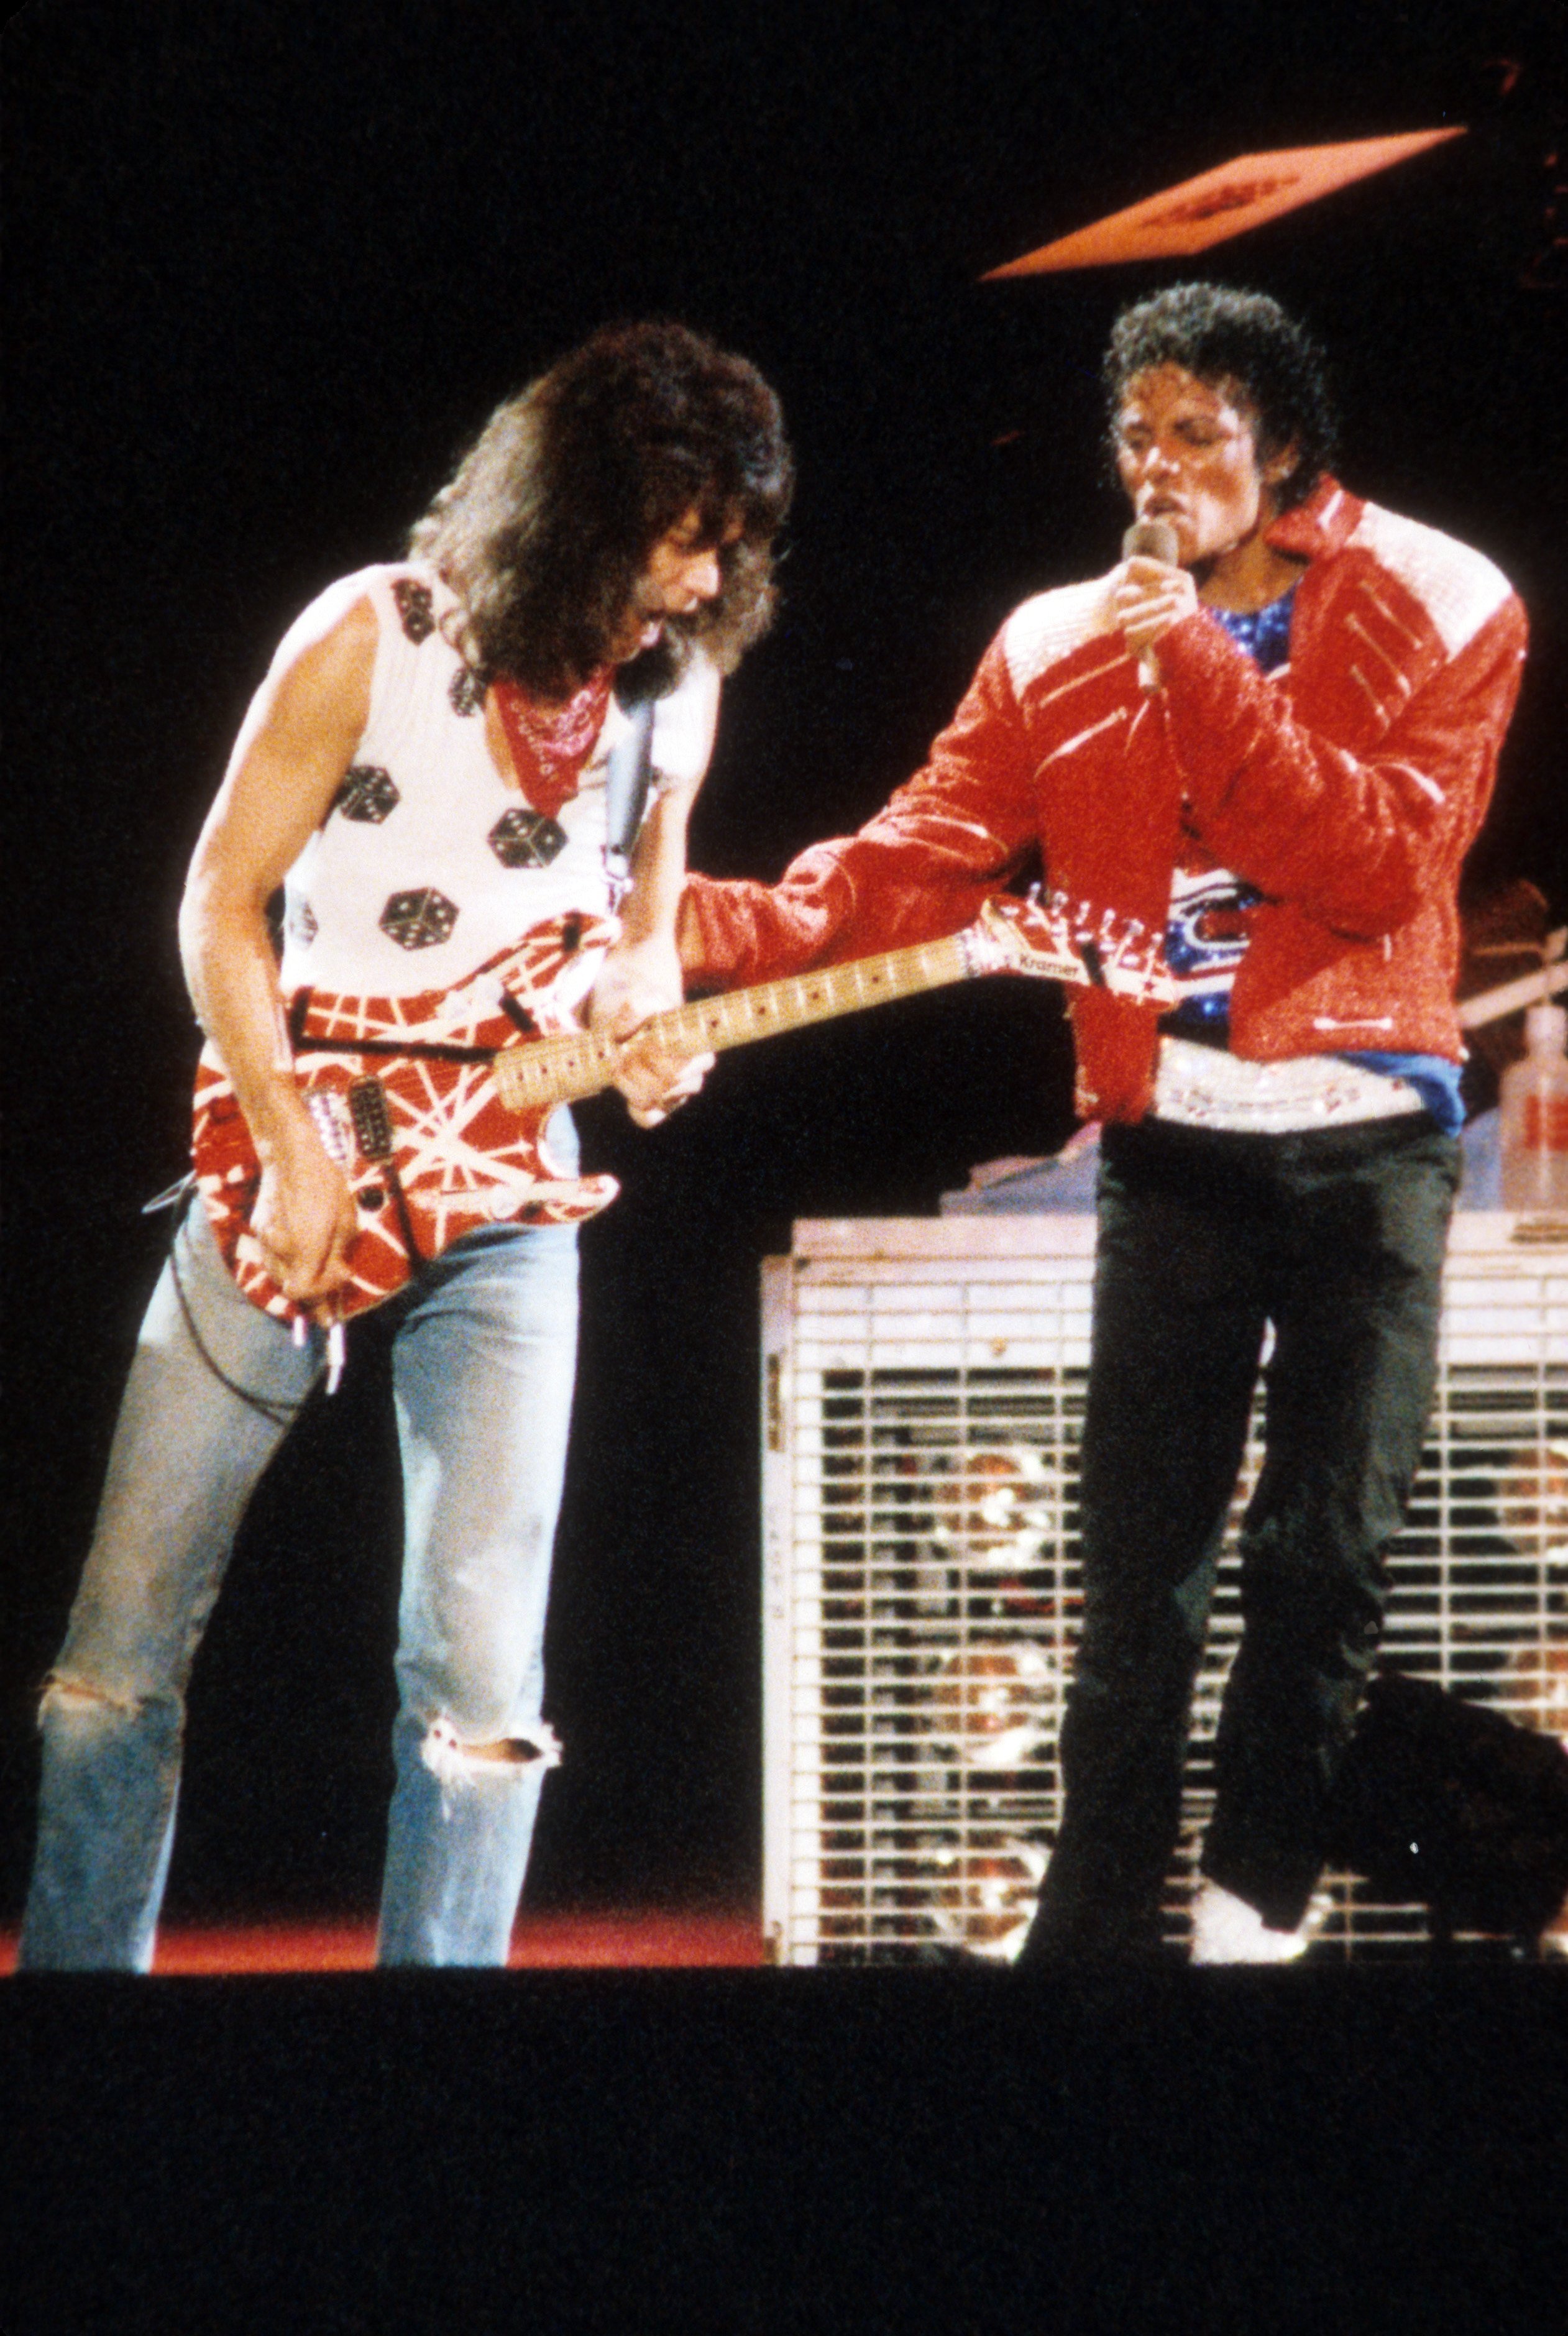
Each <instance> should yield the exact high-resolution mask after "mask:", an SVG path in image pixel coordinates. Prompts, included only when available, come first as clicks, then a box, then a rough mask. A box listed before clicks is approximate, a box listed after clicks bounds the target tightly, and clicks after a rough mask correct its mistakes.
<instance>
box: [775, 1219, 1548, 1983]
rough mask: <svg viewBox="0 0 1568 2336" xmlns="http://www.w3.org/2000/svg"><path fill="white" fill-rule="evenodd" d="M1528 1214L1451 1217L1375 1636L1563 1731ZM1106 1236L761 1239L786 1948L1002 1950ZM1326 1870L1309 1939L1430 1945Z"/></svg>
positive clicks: (1025, 1877) (1079, 1225)
mask: <svg viewBox="0 0 1568 2336" xmlns="http://www.w3.org/2000/svg"><path fill="white" fill-rule="evenodd" d="M1520 1230H1521V1228H1520V1227H1519V1225H1518V1224H1517V1223H1516V1222H1515V1221H1514V1219H1512V1218H1510V1217H1507V1216H1505V1215H1495V1214H1461V1215H1460V1216H1459V1217H1457V1218H1456V1221H1455V1227H1454V1231H1453V1235H1452V1239H1451V1241H1450V1247H1449V1259H1448V1269H1447V1277H1446V1288H1445V1301H1444V1319H1443V1333H1442V1349H1441V1367H1440V1377H1439V1387H1438V1394H1437V1402H1436V1405H1435V1407H1434V1413H1433V1417H1432V1422H1431V1426H1430V1430H1429V1433H1428V1438H1427V1449H1426V1453H1425V1457H1424V1462H1423V1465H1422V1469H1421V1474H1420V1477H1419V1480H1418V1482H1417V1488H1416V1492H1415V1495H1414V1498H1413V1501H1412V1504H1411V1506H1410V1511H1409V1514H1408V1517H1407V1523H1406V1526H1405V1530H1404V1532H1403V1533H1401V1534H1400V1536H1399V1539H1398V1542H1397V1543H1396V1544H1395V1546H1394V1550H1393V1552H1392V1567H1393V1573H1394V1580H1395V1589H1394V1593H1393V1598H1392V1601H1391V1604H1390V1608H1389V1611H1388V1624H1387V1629H1386V1633H1385V1638H1384V1647H1383V1654H1384V1660H1386V1661H1388V1662H1391V1663H1392V1664H1393V1665H1395V1666H1396V1667H1398V1668H1399V1669H1404V1670H1407V1671H1410V1672H1413V1673H1416V1674H1417V1675H1419V1676H1422V1677H1425V1678H1429V1679H1437V1680H1438V1681H1440V1682H1442V1683H1443V1684H1444V1685H1445V1686H1447V1687H1450V1688H1452V1689H1457V1690H1459V1691H1460V1692H1462V1693H1464V1694H1466V1695H1467V1696H1472V1697H1475V1698H1479V1699H1481V1700H1483V1701H1485V1702H1486V1703H1489V1704H1492V1705H1494V1706H1496V1707H1497V1708H1501V1709H1503V1710H1505V1711H1506V1712H1507V1713H1508V1714H1509V1716H1510V1717H1512V1718H1514V1719H1517V1720H1521V1721H1524V1722H1526V1723H1528V1724H1533V1725H1536V1726H1540V1727H1544V1728H1550V1729H1551V1730H1552V1732H1553V1734H1555V1735H1558V1736H1564V1735H1568V1242H1565V1241H1563V1239H1562V1238H1559V1239H1558V1240H1557V1241H1555V1242H1552V1241H1546V1242H1532V1241H1525V1240H1521V1239H1520V1238H1519V1237H1518V1236H1519V1233H1520ZM1524 1230H1525V1231H1528V1230H1529V1229H1528V1228H1525V1229H1524ZM1548 1230H1553V1229H1550V1228H1549V1229H1548ZM1554 1230H1555V1231H1557V1232H1558V1234H1559V1235H1560V1236H1561V1234H1562V1233H1563V1230H1564V1229H1563V1228H1562V1227H1557V1228H1555V1229H1554ZM1094 1239H1095V1227H1094V1221H1093V1219H1092V1218H1091V1217H1085V1216H1075V1215H1056V1216H1051V1215H1039V1216H1013V1217H1010V1218H997V1217H989V1218H987V1217H980V1216H961V1217H950V1218H947V1219H937V1220H930V1219H914V1218H909V1219H886V1220H873V1219H866V1220H861V1221H850V1222H803V1223H800V1224H797V1225H796V1227H795V1229H794V1251H793V1254H792V1255H791V1256H789V1257H787V1258H775V1259H770V1260H766V1261H765V1266H764V1270H763V1315H764V1328H763V1346H764V1406H765V1416H764V1471H763V1475H764V1556H765V1882H764V1920H765V1931H766V1936H767V1941H768V1946H769V1952H770V1954H771V1955H772V1957H773V1958H774V1959H775V1960H777V1961H782V1962H784V1963H792V1964H813V1963H815V1964H827V1963H863V1962H889V1961H915V1962H918V1961H931V1960H944V1959H946V1957H947V1956H948V1955H949V1954H952V1953H954V1952H959V1953H962V1952H967V1953H969V1954H973V1955H978V1956H982V1957H987V1958H990V1959H993V1960H1006V1959H1008V1957H1010V1955H1011V1954H1013V1953H1014V1952H1016V1951H1017V1948H1018V1944H1019V1943H1020V1942H1021V1939H1022V1936H1023V1932H1024V1930H1025V1929H1026V1928H1027V1919H1028V1915H1029V1913H1030V1911H1031V1909H1032V1906H1033V1903H1034V1898H1035V1894H1036V1893H1037V1889H1038V1886H1039V1882H1040V1877H1041V1874H1043V1872H1044V1870H1045V1864H1046V1861H1047V1856H1048V1854H1049V1848H1050V1844H1051V1841H1052V1839H1053V1837H1054V1828H1055V1825H1056V1824H1057V1815H1058V1811H1059V1799H1060V1793H1059V1779H1058V1774H1057V1756H1056V1747H1057V1734H1058V1729H1059V1724H1060V1718H1061V1709H1062V1694H1063V1689H1064V1686H1065V1683H1066V1677H1067V1673H1068V1669H1069V1660H1070V1656H1071V1650H1072V1646H1073V1640H1074V1635H1075V1631H1076V1612H1077V1605H1078V1597H1079V1591H1078V1543H1077V1523H1078V1520H1077V1505H1076V1504H1077V1474H1078V1446H1079V1438H1080V1433H1081V1423H1082V1412H1083V1399H1084V1386H1085V1379H1086V1366H1087V1359H1088V1333H1089V1305H1090V1285H1091V1280H1092V1274H1093V1268H1094V1254H1093V1251H1094ZM1194 1368H1201V1362H1200V1360H1199V1358H1194ZM1259 1425H1260V1421H1259V1419H1258V1418H1257V1417H1256V1416H1255V1418H1254V1427H1253V1436H1252V1440H1251V1443H1250V1445H1249V1449H1248V1455H1247V1460H1246V1464H1245V1466H1244V1468H1243V1472H1242V1479H1241V1482H1240V1484H1238V1487H1237V1491H1236V1496H1235V1501H1234V1504H1233V1506H1232V1520H1231V1527H1230V1532H1229V1535H1228V1542H1227V1562H1225V1564H1224V1565H1223V1566H1222V1572H1221V1577H1220V1583H1219V1588H1218V1591H1217V1593H1216V1597H1215V1600H1214V1607H1213V1620H1212V1624H1211V1630H1210V1637H1209V1645H1208V1650H1207V1652H1206V1654H1205V1657H1204V1660H1203V1669H1202V1672H1201V1674H1200V1678H1199V1682H1198V1691H1197V1699H1196V1708H1195V1715H1194V1725H1193V1751H1192V1757H1191V1760H1190V1762H1189V1768H1188V1778H1187V1795H1186V1802H1185V1809H1184V1823H1183V1838H1182V1844H1181V1848H1180V1852H1179V1856H1178V1862H1177V1864H1176V1865H1175V1867H1174V1871H1173V1873H1172V1874H1171V1876H1170V1883H1169V1889H1168V1893H1167V1900H1166V1926H1167V1933H1168V1936H1169V1937H1170V1938H1171V1939H1172V1940H1173V1941H1177V1940H1180V1939H1183V1938H1184V1936H1185V1934H1186V1927H1187V1905H1188V1901H1189V1897H1190V1894H1191V1888H1192V1880H1193V1858H1194V1854H1195V1846H1196V1841H1197V1837H1198V1835H1199V1833H1200V1831H1201V1828H1202V1825H1203V1819H1204V1817H1205V1815H1206V1813H1207V1810H1208V1807H1209V1805H1210V1800H1211V1797H1212V1796H1211V1780H1210V1765H1209V1755H1210V1747H1211V1744H1212V1738H1213V1728H1214V1722H1215V1718H1216V1714H1217V1708H1218V1700H1219V1694H1220V1689H1221V1688H1222V1683H1223V1679H1224V1675H1225V1670H1226V1668H1227V1666H1228V1664H1229V1662H1230V1660H1231V1656H1232V1651H1233V1650H1234V1647H1235V1643H1236V1640H1237V1636H1238V1632H1239V1629H1240V1617H1239V1613H1238V1606H1237V1586H1236V1569H1235V1558H1234V1533H1235V1528H1236V1525H1237V1523H1239V1521H1240V1517H1241V1514H1242V1508H1243V1507H1244V1505H1245V1502H1246V1499H1247V1496H1248V1494H1249V1493H1250V1491H1251V1485H1252V1483H1253V1482H1254V1481H1255V1473H1256V1469H1257V1466H1258V1464H1259V1459H1260V1451H1259V1446H1258V1443H1257V1431H1258V1427H1259ZM1324 1886H1325V1888H1326V1890H1327V1892H1328V1893H1329V1913H1328V1915H1327V1919H1326V1921H1325V1922H1324V1926H1323V1929H1322V1931H1321V1932H1320V1938H1319V1941H1318V1942H1317V1943H1316V1944H1315V1946H1314V1948H1313V1950H1312V1953H1313V1956H1314V1957H1315V1958H1316V1959H1319V1960H1322V1959H1325V1958H1333V1957H1335V1956H1339V1957H1342V1958H1355V1959H1358V1960H1364V1959H1371V1958H1398V1957H1400V1956H1409V1955H1410V1954H1412V1953H1416V1952H1421V1951H1423V1950H1424V1949H1425V1947H1426V1946H1427V1938H1428V1933H1427V1921H1426V1916H1425V1913H1424V1911H1423V1910H1422V1909H1420V1908H1418V1907H1416V1906H1399V1905H1389V1904H1382V1903H1377V1902H1376V1901H1375V1900H1374V1898H1373V1897H1372V1895H1371V1894H1370V1893H1369V1891H1368V1887H1367V1886H1366V1885H1365V1884H1363V1883H1358V1882H1356V1881H1355V1880H1353V1879H1352V1878H1351V1877H1349V1876H1347V1875H1333V1876H1329V1877H1327V1879H1326V1881H1325V1885H1324Z"/></svg>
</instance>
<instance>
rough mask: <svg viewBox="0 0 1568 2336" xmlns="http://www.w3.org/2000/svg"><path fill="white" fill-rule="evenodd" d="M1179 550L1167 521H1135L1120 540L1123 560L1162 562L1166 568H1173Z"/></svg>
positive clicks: (1172, 529)
mask: <svg viewBox="0 0 1568 2336" xmlns="http://www.w3.org/2000/svg"><path fill="white" fill-rule="evenodd" d="M1180 549H1181V546H1180V544H1179V543H1178V541H1177V539H1176V530H1175V529H1174V527H1173V526H1172V525H1171V522H1170V521H1169V520H1168V519H1139V520H1135V521H1133V524H1132V526H1131V527H1130V528H1129V529H1128V530H1127V531H1126V533H1125V535H1124V536H1123V538H1122V558H1123V559H1124V560H1164V564H1165V566H1166V567H1167V568H1174V567H1176V566H1177V565H1178V560H1177V553H1178V552H1179V550H1180Z"/></svg>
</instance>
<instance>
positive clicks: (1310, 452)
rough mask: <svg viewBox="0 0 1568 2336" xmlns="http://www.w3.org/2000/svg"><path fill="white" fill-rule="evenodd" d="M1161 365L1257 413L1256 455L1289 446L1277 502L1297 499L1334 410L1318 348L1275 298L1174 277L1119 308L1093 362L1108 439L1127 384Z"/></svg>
mask: <svg viewBox="0 0 1568 2336" xmlns="http://www.w3.org/2000/svg"><path fill="white" fill-rule="evenodd" d="M1154 365H1181V366H1183V368H1184V370H1185V371H1186V372H1188V373H1190V374H1193V375H1196V376H1197V378H1198V379H1199V380H1200V381H1205V382H1208V383H1210V384H1213V385H1214V386H1216V387H1217V386H1218V385H1219V384H1221V383H1224V384H1227V385H1229V386H1231V387H1232V388H1233V389H1235V390H1237V391H1239V392H1240V394H1241V398H1242V403H1243V404H1245V405H1246V406H1248V407H1250V408H1251V412H1252V413H1253V414H1255V415H1256V417H1257V446H1258V452H1259V453H1260V454H1261V455H1262V456H1263V457H1264V458H1265V459H1266V458H1268V457H1269V456H1271V455H1274V454H1278V453H1281V452H1282V451H1283V450H1284V449H1285V448H1286V447H1287V446H1290V445H1291V444H1293V445H1294V446H1295V449H1296V459H1295V461H1294V462H1292V464H1291V466H1290V470H1289V471H1288V472H1286V473H1285V474H1284V476H1283V478H1281V480H1280V481H1278V482H1277V483H1276V487H1275V492H1276V494H1277V496H1278V498H1279V506H1280V509H1281V511H1288V510H1290V507H1291V505H1292V504H1294V503H1300V502H1304V501H1306V499H1307V497H1308V496H1309V495H1310V493H1311V492H1312V490H1313V488H1314V487H1315V486H1316V485H1317V483H1318V482H1319V480H1320V478H1321V477H1322V475H1323V473H1324V472H1325V471H1326V470H1328V469H1329V465H1330V464H1331V463H1332V462H1333V459H1334V453H1335V449H1336V446H1337V443H1338V440H1339V416H1338V414H1336V412H1335V410H1334V404H1333V400H1332V398H1331V396H1330V394H1329V383H1328V371H1327V363H1326V360H1325V358H1324V355H1323V352H1322V350H1321V349H1320V347H1319V346H1318V344H1317V343H1316V341H1314V340H1313V338H1312V336H1311V335H1310V333H1309V332H1308V331H1307V330H1306V328H1305V327H1304V326H1301V325H1299V324H1298V323H1297V322H1296V320H1295V318H1294V317H1292V316H1288V315H1287V314H1286V312H1285V310H1284V309H1283V308H1281V306H1280V304H1279V302H1278V301H1277V300H1271V298H1270V297H1269V296H1268V294H1267V293H1266V292H1236V291H1232V289H1231V288H1230V287H1229V286H1227V285H1222V284H1173V285H1172V286H1170V287H1169V288H1168V289H1167V290H1165V291H1164V292H1156V293H1154V295H1153V297H1151V298H1149V299H1146V300H1139V301H1135V303H1134V304H1133V306H1132V307H1127V308H1124V309H1123V310H1122V313H1121V315H1120V316H1118V317H1117V318H1116V320H1115V324H1114V325H1113V326H1112V327H1111V338H1110V343H1109V346H1107V348H1106V350H1105V363H1104V365H1103V367H1102V369H1101V371H1102V377H1103V379H1104V382H1105V392H1106V394H1107V397H1108V398H1109V401H1110V415H1111V430H1112V434H1113V440H1114V436H1115V422H1116V414H1117V411H1118V409H1119V407H1120V406H1121V404H1122V401H1123V399H1124V398H1125V395H1126V392H1127V387H1128V384H1130V383H1131V382H1132V381H1133V380H1134V379H1135V376H1136V375H1139V374H1141V373H1147V372H1149V371H1150V369H1151V368H1152V367H1153V366H1154Z"/></svg>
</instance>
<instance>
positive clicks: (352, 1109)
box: [348, 1076, 393, 1160]
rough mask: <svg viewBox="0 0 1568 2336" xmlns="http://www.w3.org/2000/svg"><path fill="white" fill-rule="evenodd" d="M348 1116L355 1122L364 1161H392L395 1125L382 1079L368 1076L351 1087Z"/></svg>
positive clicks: (355, 1131)
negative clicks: (388, 1108)
mask: <svg viewBox="0 0 1568 2336" xmlns="http://www.w3.org/2000/svg"><path fill="white" fill-rule="evenodd" d="M348 1115H349V1117H350V1118H351V1119H352V1120H353V1122H354V1133H355V1138H356V1139H357V1142H358V1144H359V1150H360V1154H361V1157H362V1158H364V1159H365V1160H390V1159H391V1157H392V1149H393V1146H392V1121H391V1117H390V1115H389V1114H388V1112H387V1108H386V1089H385V1087H384V1086H383V1085H382V1084H381V1081H380V1080H379V1079H376V1078H371V1077H370V1076H365V1077H364V1078H358V1079H355V1080H354V1081H353V1082H352V1083H351V1085H350V1086H349V1090H348Z"/></svg>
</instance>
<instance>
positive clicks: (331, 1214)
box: [250, 1111, 359, 1305]
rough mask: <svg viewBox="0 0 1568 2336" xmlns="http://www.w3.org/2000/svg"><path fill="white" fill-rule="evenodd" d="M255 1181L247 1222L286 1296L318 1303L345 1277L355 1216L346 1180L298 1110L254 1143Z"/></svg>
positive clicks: (357, 1219) (328, 1296) (270, 1271)
mask: <svg viewBox="0 0 1568 2336" xmlns="http://www.w3.org/2000/svg"><path fill="white" fill-rule="evenodd" d="M257 1150H258V1156H259V1158H260V1160H261V1184H260V1189H259V1191H258V1194H257V1199H256V1206H255V1209H254V1210H253V1212H252V1213H251V1220H250V1229H251V1231H252V1232H253V1233H254V1234H255V1236H256V1239H257V1241H258V1243H259V1245H260V1249H261V1255H262V1261H263V1263H264V1264H265V1265H266V1268H267V1270H268V1273H269V1274H270V1275H271V1276H272V1279H273V1280H274V1281H276V1282H277V1284H278V1288H279V1289H280V1290H282V1291H283V1293H284V1295H285V1297H287V1298H292V1299H295V1300H297V1302H298V1303H299V1304H301V1305H312V1304H320V1303H324V1302H325V1301H326V1299H330V1298H331V1297H332V1295H333V1293H334V1292H335V1291H336V1290H341V1289H342V1287H343V1285H344V1283H345V1282H346V1280H348V1251H349V1248H350V1246H351V1244H352V1242H353V1241H354V1237H355V1233H356V1231H358V1227H359V1217H358V1212H357V1211H356V1209H355V1202H354V1196H353V1194H352V1192H350V1191H349V1188H348V1180H347V1178H346V1176H345V1175H344V1173H343V1171H342V1170H341V1168H339V1167H338V1166H337V1165H336V1162H334V1161H332V1160H329V1159H328V1157H327V1155H326V1151H325V1149H324V1148H323V1145H322V1142H321V1139H320V1137H319V1136H318V1135H317V1132H316V1130H315V1128H314V1127H313V1126H312V1124H311V1123H310V1121H309V1119H308V1117H307V1115H306V1114H305V1113H304V1112H303V1111H302V1112H301V1113H300V1114H299V1116H298V1118H297V1120H295V1119H294V1118H293V1117H292V1115H290V1117H289V1118H288V1119H287V1121H286V1122H285V1123H284V1124H282V1125H281V1126H280V1127H278V1129H277V1131H276V1132H275V1133H274V1134H272V1135H271V1136H270V1137H269V1138H268V1141H267V1142H266V1143H265V1144H258V1146H257Z"/></svg>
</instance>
